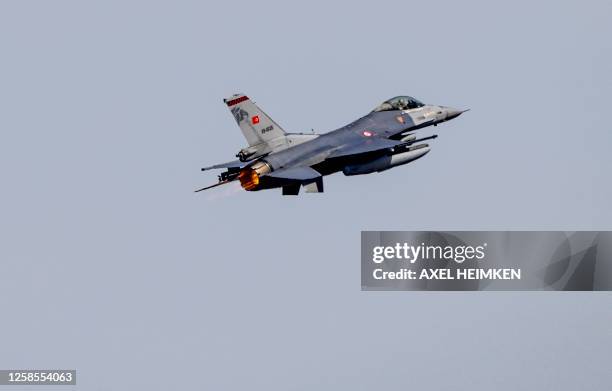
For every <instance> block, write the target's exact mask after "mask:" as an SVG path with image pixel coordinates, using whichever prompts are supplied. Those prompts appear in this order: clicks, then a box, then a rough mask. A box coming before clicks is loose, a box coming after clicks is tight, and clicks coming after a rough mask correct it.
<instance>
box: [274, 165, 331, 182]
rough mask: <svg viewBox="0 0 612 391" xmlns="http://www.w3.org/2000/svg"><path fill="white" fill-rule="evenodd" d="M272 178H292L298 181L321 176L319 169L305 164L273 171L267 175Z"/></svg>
mask: <svg viewBox="0 0 612 391" xmlns="http://www.w3.org/2000/svg"><path fill="white" fill-rule="evenodd" d="M266 176H269V177H272V178H279V179H291V180H296V181H308V180H311V179H316V178H319V177H320V176H321V173H319V172H318V171H317V170H315V169H313V168H310V167H307V166H304V167H291V168H284V169H281V170H278V171H273V172H271V173H270V174H268V175H266Z"/></svg>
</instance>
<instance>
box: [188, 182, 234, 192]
mask: <svg viewBox="0 0 612 391" xmlns="http://www.w3.org/2000/svg"><path fill="white" fill-rule="evenodd" d="M230 182H231V181H221V182H218V183H215V184H214V185H210V186H206V187H203V188H201V189H198V190H195V193H198V192H200V191H202V190H208V189H212V188H213V187H217V186H221V185H225V184H226V183H230Z"/></svg>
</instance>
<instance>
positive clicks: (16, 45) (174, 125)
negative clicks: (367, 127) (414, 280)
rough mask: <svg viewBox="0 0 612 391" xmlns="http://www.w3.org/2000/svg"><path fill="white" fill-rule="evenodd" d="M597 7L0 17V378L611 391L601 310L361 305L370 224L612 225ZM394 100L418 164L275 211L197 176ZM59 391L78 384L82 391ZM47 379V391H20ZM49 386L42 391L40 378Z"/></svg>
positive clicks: (604, 50)
mask: <svg viewBox="0 0 612 391" xmlns="http://www.w3.org/2000/svg"><path fill="white" fill-rule="evenodd" d="M611 19H612V3H610V2H609V1H588V2H577V1H576V2H569V1H566V2H556V1H539V2H533V1H512V2H504V3H501V2H485V1H482V2H479V1H462V2H456V1H446V0H445V1H436V2H425V1H420V2H409V1H401V2H389V3H384V4H382V3H376V2H336V3H334V2H323V1H308V2H291V3H290V2H280V1H279V2H267V1H257V2H249V1H232V2H224V3H221V2H217V4H214V5H213V4H210V3H207V2H191V1H173V2H169V1H168V2H160V1H125V0H123V1H103V2H102V1H99V2H81V1H38V2H24V1H3V2H1V3H0V53H1V54H0V130H1V132H0V170H1V172H2V175H1V177H0V178H1V189H2V191H1V193H0V194H1V195H0V200H1V202H0V235H1V236H0V237H1V238H2V239H1V241H0V243H1V246H0V261H1V263H0V265H1V268H2V269H1V272H0V306H1V307H2V314H3V315H2V317H1V318H0V319H1V322H0V336H1V344H0V368H3V369H11V368H38V369H45V368H75V369H77V370H78V386H77V387H76V388H77V389H81V390H135V389H142V390H168V389H190V390H191V389H200V390H247V389H248V390H341V389H342V390H372V389H381V390H406V389H408V388H410V389H423V388H424V389H432V390H450V389H473V390H491V389H495V390H516V389H523V388H529V389H540V390H576V389H593V390H597V389H599V390H601V389H609V387H610V382H611V381H612V372H610V351H611V348H612V327H611V326H610V325H611V324H612V312H611V311H610V308H612V306H611V304H612V295H610V294H609V293H567V292H565V293H563V292H558V293H552V292H547V293H546V292H545V293H528V292H517V293H503V292H497V293H496V292H476V293H415V292H361V291H360V277H359V272H360V265H359V262H360V261H359V260H360V257H359V251H360V246H359V238H360V231H361V230H377V229H380V230H393V229H397V230H424V229H455V230H461V229H471V230H489V229H496V230H506V229H511V230H523V229H527V230H549V229H554V230H610V229H612V224H611V221H612V208H610V199H612V181H611V180H610V172H611V171H612V157H611V153H610V148H611V146H612V126H611V125H610V124H611V122H610V119H609V114H610V112H611V111H610V105H611V103H612V101H611V100H610V96H611V94H612V84H611V82H612V77H611V76H610V70H611V69H612V40H611V39H610V37H612V24H610V20H611ZM235 92H244V93H246V94H248V95H249V96H251V97H252V98H253V99H254V100H255V101H256V102H257V103H258V104H259V105H260V106H261V107H262V108H263V109H264V110H265V111H266V112H267V113H268V114H270V115H271V116H272V118H274V119H275V120H276V121H277V122H278V123H280V124H281V125H282V126H283V127H284V128H285V129H287V130H289V131H309V130H310V129H311V128H314V129H315V131H318V132H326V131H329V130H333V129H335V128H338V127H340V126H343V125H345V124H347V123H348V122H350V121H352V120H354V119H356V118H358V117H359V116H362V115H364V114H366V113H367V112H368V111H369V110H371V109H372V108H373V107H375V106H376V105H377V104H379V103H380V102H381V101H383V100H385V99H387V98H389V97H392V96H395V95H400V94H408V95H413V96H415V97H417V98H418V99H420V100H423V101H425V102H428V103H434V104H442V105H448V106H453V107H458V108H471V111H470V112H469V113H466V114H464V115H462V116H461V117H459V118H458V119H455V120H453V121H451V122H449V123H446V124H443V125H442V126H438V127H437V128H435V129H425V130H424V131H423V132H420V134H423V135H430V134H431V133H432V132H433V131H434V130H435V131H436V133H438V134H439V135H440V137H439V138H438V139H436V140H435V141H433V142H431V144H432V146H433V150H432V152H431V153H429V154H428V155H427V156H426V157H425V158H423V159H421V160H419V161H417V162H415V163H413V164H410V165H408V166H403V167H401V168H396V169H393V170H390V171H387V172H384V173H382V174H373V175H367V176H361V177H352V178H348V177H344V176H342V175H341V174H340V175H334V176H331V177H327V178H326V181H325V186H326V193H324V194H322V195H316V194H314V195H313V194H307V195H301V196H299V197H282V196H281V195H280V190H272V191H263V192H255V193H247V192H244V191H241V190H240V189H239V188H238V187H236V186H234V187H232V186H229V187H227V188H219V189H215V190H211V191H210V192H208V193H198V194H194V193H193V190H194V189H196V188H198V187H202V186H204V185H207V184H211V183H214V182H215V181H216V177H215V174H216V173H202V172H200V167H203V166H205V165H209V164H213V163H219V162H224V161H228V160H232V159H233V156H234V154H235V153H236V152H237V151H238V149H240V148H241V147H243V146H244V144H245V142H244V140H243V138H242V135H241V133H240V131H239V129H238V127H237V126H236V124H235V122H234V120H233V118H232V116H231V114H230V113H229V111H228V110H227V107H226V106H225V105H224V104H223V103H222V98H224V97H226V96H229V95H231V94H233V93H235ZM73 388H74V387H73ZM37 389H41V388H37ZM51 389H56V388H51Z"/></svg>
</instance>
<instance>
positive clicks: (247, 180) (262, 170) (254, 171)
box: [238, 161, 272, 191]
mask: <svg viewBox="0 0 612 391" xmlns="http://www.w3.org/2000/svg"><path fill="white" fill-rule="evenodd" d="M271 171H272V169H271V168H270V165H269V164H268V163H266V162H265V161H259V162H257V163H255V164H253V165H252V166H250V167H245V168H243V169H242V170H240V173H239V174H238V180H239V181H240V186H242V188H243V189H244V190H246V191H253V190H258V187H259V183H260V181H261V180H260V176H262V175H264V174H267V173H269V172H271Z"/></svg>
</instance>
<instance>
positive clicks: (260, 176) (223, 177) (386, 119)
mask: <svg viewBox="0 0 612 391" xmlns="http://www.w3.org/2000/svg"><path fill="white" fill-rule="evenodd" d="M223 101H224V102H225V104H226V105H227V107H228V108H229V109H230V111H231V113H232V114H233V116H234V118H235V119H236V122H237V123H238V126H239V127H240V130H241V131H242V133H243V134H244V137H245V138H246V140H247V142H248V144H249V146H248V147H246V148H243V149H241V150H240V151H239V152H238V154H237V155H236V157H237V158H238V160H235V161H231V162H228V163H222V164H216V165H214V166H210V167H204V168H202V171H206V170H212V169H225V170H226V171H224V172H222V173H221V174H220V175H219V181H218V182H217V183H215V184H214V185H211V186H207V187H204V188H202V189H198V190H196V192H199V191H202V190H206V189H210V188H213V187H216V186H220V185H224V184H226V183H230V182H233V181H239V182H240V185H241V186H242V188H243V189H245V190H247V191H257V190H263V189H272V188H282V194H283V195H297V194H298V193H299V191H300V188H301V187H304V188H305V190H306V192H307V193H322V192H323V177H324V176H325V175H329V174H333V173H335V172H339V171H342V172H343V173H344V175H348V176H350V175H362V174H370V173H373V172H381V171H385V170H388V169H390V168H393V167H397V166H401V165H403V164H407V163H410V162H412V161H415V160H416V159H419V158H421V157H423V156H425V155H426V154H427V153H428V152H429V151H430V147H429V144H426V143H423V141H427V140H430V139H434V138H436V137H437V135H432V136H429V137H423V138H417V135H416V133H415V131H416V130H418V129H422V128H424V127H426V126H431V125H433V126H436V125H438V124H440V123H442V122H445V121H448V120H451V119H453V118H456V117H458V116H459V115H460V114H461V113H464V112H465V111H467V110H457V109H453V108H451V107H445V106H436V105H427V104H424V103H421V102H420V101H418V100H417V99H415V98H412V97H410V96H396V97H395V98H391V99H389V100H386V101H384V102H383V103H382V104H380V105H379V106H377V107H376V108H375V109H374V110H372V111H371V112H370V113H368V114H367V115H365V116H363V117H361V118H359V119H357V120H356V121H353V122H351V123H350V124H348V125H346V126H343V127H341V128H339V129H336V130H334V131H331V132H328V133H325V134H315V133H314V132H313V133H312V134H309V133H287V132H285V131H284V130H283V128H281V127H280V125H278V124H277V123H276V122H274V120H272V118H270V117H269V116H268V115H267V114H266V113H264V112H263V110H261V109H260V108H259V107H258V106H257V105H256V104H255V103H254V102H253V101H252V100H250V99H249V98H248V97H247V96H246V95H244V94H235V95H232V96H230V97H229V98H226V99H224V100H223ZM468 110H469V109H468Z"/></svg>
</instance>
